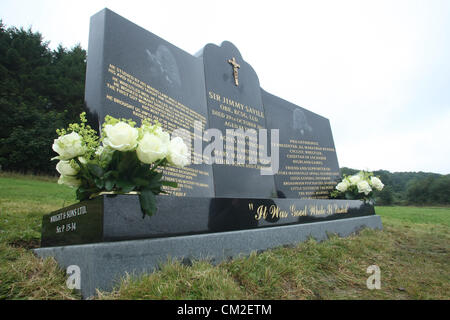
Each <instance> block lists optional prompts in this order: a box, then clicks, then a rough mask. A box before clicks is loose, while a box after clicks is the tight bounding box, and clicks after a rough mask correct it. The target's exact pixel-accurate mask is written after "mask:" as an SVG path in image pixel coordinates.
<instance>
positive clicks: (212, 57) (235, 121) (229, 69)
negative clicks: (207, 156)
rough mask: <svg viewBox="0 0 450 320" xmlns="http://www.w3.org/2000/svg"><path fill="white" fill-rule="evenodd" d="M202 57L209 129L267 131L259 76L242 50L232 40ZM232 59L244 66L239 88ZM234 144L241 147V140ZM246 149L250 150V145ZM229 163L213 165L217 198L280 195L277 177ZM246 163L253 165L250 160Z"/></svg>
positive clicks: (210, 48)
mask: <svg viewBox="0 0 450 320" xmlns="http://www.w3.org/2000/svg"><path fill="white" fill-rule="evenodd" d="M202 57H203V62H204V65H205V83H206V91H207V96H206V99H207V106H208V115H209V126H210V127H211V128H216V129H219V130H220V131H221V132H222V134H223V135H225V134H226V130H235V129H239V128H241V129H242V130H244V131H245V130H248V129H253V130H258V129H265V128H266V120H265V117H264V108H263V104H262V100H261V88H260V85H259V80H258V76H257V74H256V72H255V70H253V68H252V67H251V66H250V65H249V64H248V63H247V62H245V61H244V60H243V58H242V56H241V54H240V53H239V50H238V49H237V48H236V47H235V46H234V45H233V44H232V43H231V42H228V41H224V42H223V43H222V44H221V46H216V45H213V44H208V45H206V46H205V48H204V49H203V52H202ZM232 58H234V59H235V61H237V62H238V63H239V65H240V68H239V69H238V74H237V75H238V79H239V85H236V84H235V82H234V81H235V79H234V74H233V66H232V65H231V64H230V63H229V60H230V59H232ZM255 132H256V131H255ZM247 139H249V138H247ZM252 142H254V143H257V142H258V141H257V140H252ZM224 144H226V141H225V142H224ZM234 144H236V148H237V141H236V142H235V143H234ZM245 148H246V150H247V151H248V149H249V146H248V143H246V144H245ZM236 154H237V152H236V151H234V156H233V160H234V162H235V163H236V164H237V160H238V159H237V155H236ZM247 157H249V155H248V154H247ZM225 160H226V155H225V154H224V157H223V161H224V164H213V165H212V167H213V172H214V186H215V192H216V193H215V195H216V197H232V198H236V197H242V198H246V197H256V198H271V197H273V196H274V194H276V192H275V186H274V180H273V176H263V175H261V174H260V170H259V169H258V168H257V167H256V168H252V167H250V166H244V167H242V166H238V165H234V164H227V163H225V162H226V161H225ZM245 162H246V164H249V162H250V161H249V158H247V159H246V161H245Z"/></svg>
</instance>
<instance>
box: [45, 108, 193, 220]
mask: <svg viewBox="0 0 450 320" xmlns="http://www.w3.org/2000/svg"><path fill="white" fill-rule="evenodd" d="M80 120H81V122H80V123H73V124H70V125H69V127H68V128H67V129H58V130H57V133H58V135H59V138H57V139H55V140H54V142H53V146H52V148H53V150H54V151H55V152H56V153H57V154H58V156H56V157H54V158H52V160H59V162H58V163H57V165H56V170H57V171H58V173H59V174H60V178H59V180H58V183H60V184H65V185H68V186H70V187H74V188H77V190H76V196H77V199H78V200H80V201H82V200H87V199H90V198H92V197H95V196H96V195H99V194H100V193H102V192H110V193H114V194H126V193H129V192H131V191H135V192H136V193H138V194H139V200H140V204H141V209H142V212H143V214H144V217H145V215H149V216H151V215H153V214H154V213H155V212H156V210H157V206H156V198H155V196H156V195H157V194H160V193H166V192H165V191H164V190H163V187H164V186H166V187H172V188H176V187H177V184H176V182H173V181H164V180H162V175H163V173H162V171H163V170H162V169H163V167H165V166H167V165H171V166H176V167H184V166H187V165H189V164H190V152H189V149H188V147H187V145H186V144H185V143H184V142H183V139H181V138H180V137H173V138H172V139H171V137H170V134H169V133H168V132H166V131H164V130H163V129H162V128H161V126H160V125H159V124H158V123H154V124H151V123H150V121H147V120H143V121H142V125H141V126H140V127H139V128H137V127H136V123H135V122H134V121H132V120H128V119H116V118H114V117H111V116H106V117H105V121H104V123H103V126H102V136H101V138H100V137H99V136H98V134H97V132H96V131H95V130H93V129H92V128H91V127H90V126H89V125H87V124H86V123H87V120H86V115H85V113H82V114H81V115H80Z"/></svg>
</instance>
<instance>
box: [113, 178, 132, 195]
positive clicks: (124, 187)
mask: <svg viewBox="0 0 450 320" xmlns="http://www.w3.org/2000/svg"><path fill="white" fill-rule="evenodd" d="M116 186H117V187H118V188H119V189H120V190H121V191H122V192H123V193H127V192H130V191H133V190H134V189H135V188H136V186H135V185H134V183H132V182H131V181H127V180H118V181H117V182H116Z"/></svg>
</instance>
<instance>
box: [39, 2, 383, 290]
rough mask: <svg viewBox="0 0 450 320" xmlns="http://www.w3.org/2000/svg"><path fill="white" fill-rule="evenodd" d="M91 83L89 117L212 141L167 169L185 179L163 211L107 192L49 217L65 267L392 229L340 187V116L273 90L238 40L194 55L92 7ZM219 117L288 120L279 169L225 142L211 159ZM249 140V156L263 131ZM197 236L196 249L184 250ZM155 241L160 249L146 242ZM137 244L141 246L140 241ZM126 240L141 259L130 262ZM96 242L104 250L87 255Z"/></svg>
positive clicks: (277, 124) (275, 123) (225, 252)
mask: <svg viewBox="0 0 450 320" xmlns="http://www.w3.org/2000/svg"><path fill="white" fill-rule="evenodd" d="M85 93H86V94H85V98H86V105H87V108H88V110H89V111H90V114H89V117H91V118H92V119H95V120H96V121H97V122H98V124H99V126H100V125H101V121H102V120H103V119H104V117H105V116H106V115H111V116H114V117H120V118H132V119H134V120H135V121H136V122H138V123H139V122H140V121H141V120H142V119H148V118H149V119H152V120H158V121H159V123H160V124H161V125H162V126H163V128H164V129H165V130H167V131H169V132H172V131H173V130H176V129H178V128H183V129H186V130H187V131H188V132H189V133H190V136H188V137H184V138H186V139H191V141H193V140H194V138H195V137H196V135H199V134H200V137H201V141H202V142H201V145H200V148H198V147H199V146H197V148H195V147H194V146H193V145H191V151H192V161H193V164H192V165H190V166H188V167H186V168H182V169H180V168H167V170H165V172H164V179H165V180H169V181H175V182H177V183H178V188H176V189H168V190H167V191H168V192H169V195H162V196H158V197H157V207H158V211H157V213H156V214H155V215H153V216H151V217H145V218H143V217H142V213H141V211H140V205H139V200H138V196H137V195H102V196H99V197H97V198H95V199H92V200H89V201H83V202H80V203H77V204H74V205H72V206H69V207H66V208H63V209H61V210H58V211H56V212H53V213H51V214H49V215H46V216H44V217H43V223H42V226H43V227H42V241H41V246H42V248H41V249H37V250H36V251H35V252H36V253H37V254H38V255H40V256H48V255H53V256H55V257H56V258H57V260H58V261H60V263H61V264H62V265H64V266H67V265H69V264H77V265H79V264H81V265H84V266H85V268H87V269H89V270H91V271H90V272H91V273H92V272H93V270H97V269H98V268H99V264H101V263H104V262H105V261H107V262H108V265H111V263H113V265H114V261H115V262H116V266H117V267H116V269H114V270H113V271H114V272H112V274H111V275H110V277H113V276H114V275H116V276H117V275H121V274H122V273H123V272H124V271H128V272H131V271H132V270H137V269H140V270H143V269H145V270H149V269H151V268H153V267H154V266H156V265H157V259H164V258H165V257H164V255H166V256H167V255H169V256H172V257H181V256H186V255H188V256H192V257H197V258H198V257H200V256H204V255H213V256H215V257H216V258H217V259H218V260H220V259H221V258H224V257H226V256H229V255H236V254H239V253H244V254H245V253H248V252H250V251H251V250H260V249H266V248H270V247H274V246H278V245H283V244H287V243H290V242H295V241H301V240H302V239H305V237H306V236H308V235H313V234H316V236H317V237H318V238H324V237H326V233H327V232H338V233H340V234H341V235H347V234H349V233H351V232H353V231H355V230H356V229H358V228H361V227H362V226H369V227H374V228H381V221H380V219H379V217H378V216H376V215H375V211H374V208H373V206H372V205H369V204H366V203H363V202H362V201H357V200H352V201H350V200H335V199H329V197H328V195H329V193H330V191H331V190H332V189H333V188H334V186H335V185H336V181H337V180H338V179H339V166H338V161H337V156H336V151H335V147H334V142H333V138H332V133H331V127H330V123H329V121H328V120H327V119H326V118H324V117H322V116H319V115H317V114H315V113H313V112H311V111H308V110H306V109H304V108H301V107H299V106H296V105H294V104H292V103H290V102H287V101H285V100H282V99H280V98H278V97H276V96H274V95H272V94H270V93H267V92H265V91H264V90H262V89H261V87H260V84H259V80H258V76H257V74H256V72H255V71H254V70H253V68H252V67H251V66H250V65H249V64H248V63H247V62H245V61H244V60H243V58H242V56H241V54H240V53H239V51H238V49H237V48H236V47H235V46H234V45H233V44H232V43H230V42H223V43H222V44H221V45H220V46H216V45H213V44H208V45H206V46H205V47H204V49H203V50H202V51H200V52H199V53H198V54H197V55H195V56H192V55H190V54H189V53H186V52H185V51H183V50H181V49H179V48H177V47H175V46H174V45H172V44H170V43H168V42H167V41H165V40H163V39H161V38H159V37H157V36H156V35H154V34H152V33H150V32H148V31H146V30H144V29H142V28H140V27H139V26H137V25H135V24H133V23H132V22H130V21H128V20H126V19H124V18H122V17H121V16H119V15H117V14H115V13H114V12H112V11H110V10H108V9H104V10H102V11H100V12H99V13H97V14H96V15H94V16H93V17H92V18H91V26H90V36H89V48H88V65H87V75H86V92H85ZM195 123H197V124H198V123H200V126H201V128H200V133H198V129H199V128H198V127H197V131H196V129H195ZM210 128H216V129H218V130H219V131H221V132H223V133H224V134H225V132H226V130H227V129H233V130H234V129H242V130H248V129H254V130H258V129H266V130H267V132H268V133H271V132H272V131H271V130H272V129H278V130H279V140H278V141H277V143H276V144H272V145H271V146H270V145H269V147H268V150H266V151H267V154H270V153H272V152H275V150H279V168H278V171H277V172H276V173H275V174H274V175H262V174H261V167H262V165H261V164H258V163H257V164H249V163H244V164H241V163H235V162H232V163H229V162H227V159H226V155H227V152H229V151H227V150H225V152H223V153H221V152H220V151H218V150H216V153H215V156H216V157H218V158H221V159H223V161H222V163H217V161H216V163H213V164H208V163H205V161H202V160H204V154H202V150H204V149H205V148H206V147H207V146H208V145H209V144H210V143H211V142H212V141H208V139H207V137H204V136H201V135H202V132H203V131H205V130H207V129H210ZM227 139H228V137H227ZM270 139H271V136H269V141H270ZM225 140H226V139H225V138H224V140H223V141H222V142H225ZM244 141H245V155H246V160H249V159H250V157H252V156H255V155H254V154H253V155H252V154H251V152H250V150H251V148H250V145H251V143H254V142H255V141H252V138H251V137H250V138H248V139H246V140H244ZM234 143H235V141H234V138H233V140H232V144H233V146H234ZM236 143H237V138H236ZM274 147H276V148H274ZM233 152H234V151H233ZM333 222H334V224H333ZM230 237H231V238H230ZM138 239H141V240H138ZM143 239H145V240H143ZM226 239H228V240H226ZM231 239H232V240H231ZM142 241H147V242H142ZM236 241H241V242H236ZM144 243H145V244H146V245H145V246H144ZM187 243H189V244H190V246H189V249H186V250H187V251H186V252H183V251H180V250H181V248H186V245H187ZM83 244H84V245H83ZM89 244H90V245H89ZM147 245H148V246H150V247H152V248H153V249H151V250H157V251H158V252H157V253H155V252H153V253H149V252H143V251H142V250H144V249H143V248H144V247H145V248H148V247H147ZM135 246H138V247H139V246H140V247H139V248H140V249H139V250H137V249H136V250H137V251H133V250H134V249H130V248H134V247H135ZM142 246H144V247H142ZM155 246H156V247H155ZM177 246H178V247H177ZM45 247H48V248H45ZM100 248H102V249H100ZM124 248H126V249H124ZM136 248H137V247H136ZM155 248H157V249H155ZM195 248H197V249H195ZM90 250H91V251H92V252H91V251H90ZM99 250H100V251H99ZM124 250H125V251H126V252H127V255H128V258H130V257H131V256H132V257H133V259H135V260H136V261H139V262H135V263H134V264H133V263H132V262H130V263H128V264H124V262H123V256H121V255H123V254H124V252H125V251H124ZM148 250H150V249H148ZM183 250H184V249H183ZM192 250H194V251H192ZM196 250H197V251H196ZM94 251H95V252H96V255H95V257H94V255H92V256H90V257H91V258H90V259H91V260H89V259H88V258H86V257H87V252H91V253H90V254H93V252H94ZM114 252H116V253H115V254H116V256H114V254H113V253H114ZM130 252H132V253H130ZM112 254H113V255H112ZM77 255H78V260H77ZM139 255H142V256H143V257H145V258H142V259H139V258H138V257H139ZM111 257H119V258H117V259H118V260H117V259H116V260H114V259H113V258H111ZM102 259H106V260H102ZM111 259H112V260H111ZM133 259H131V260H130V261H134V260H133ZM145 259H147V260H145ZM148 259H150V260H148ZM119 260H120V262H119ZM142 264H145V267H144V266H143V265H142ZM94 265H95V266H94ZM108 268H113V267H111V266H109V267H108ZM99 277H100V278H101V279H100V278H99V279H100V280H98V279H97V278H96V277H95V276H93V275H92V274H91V275H90V276H89V281H88V280H85V281H88V282H84V288H82V292H83V294H84V295H85V296H89V295H91V294H93V292H95V291H94V290H95V288H97V287H102V288H109V287H110V286H111V281H110V280H109V278H108V279H106V278H105V275H102V276H99ZM93 279H97V280H93Z"/></svg>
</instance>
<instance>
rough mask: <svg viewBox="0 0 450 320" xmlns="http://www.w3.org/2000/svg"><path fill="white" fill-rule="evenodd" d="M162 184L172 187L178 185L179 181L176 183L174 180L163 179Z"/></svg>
mask: <svg viewBox="0 0 450 320" xmlns="http://www.w3.org/2000/svg"><path fill="white" fill-rule="evenodd" d="M161 184H162V185H163V186H166V187H172V188H176V187H178V183H176V182H174V181H161Z"/></svg>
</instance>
